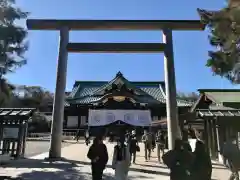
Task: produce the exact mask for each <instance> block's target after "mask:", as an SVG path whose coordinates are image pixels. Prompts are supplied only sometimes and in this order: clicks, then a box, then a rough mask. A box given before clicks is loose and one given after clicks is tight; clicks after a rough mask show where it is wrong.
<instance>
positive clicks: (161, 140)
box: [156, 131, 165, 162]
mask: <svg viewBox="0 0 240 180" xmlns="http://www.w3.org/2000/svg"><path fill="white" fill-rule="evenodd" d="M156 144H157V157H158V162H161V155H160V154H162V155H163V154H164V148H165V137H164V134H163V133H162V132H161V131H158V133H157V136H156Z"/></svg>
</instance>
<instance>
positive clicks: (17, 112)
mask: <svg viewBox="0 0 240 180" xmlns="http://www.w3.org/2000/svg"><path fill="white" fill-rule="evenodd" d="M34 111H35V109H34V108H0V116H31V114H32V113H33V112H34Z"/></svg>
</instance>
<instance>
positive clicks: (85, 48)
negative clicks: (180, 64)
mask: <svg viewBox="0 0 240 180" xmlns="http://www.w3.org/2000/svg"><path fill="white" fill-rule="evenodd" d="M27 27H28V29H29V30H59V31H60V44H59V57H58V68H57V81H56V90H55V97H54V104H53V122H52V132H51V134H52V137H51V145H50V151H49V158H60V157H61V141H62V123H63V113H64V100H65V86H66V72H67V57H68V52H79V53H87V52H91V53H93V52H95V53H101V52H104V53H106V52H107V53H113V52H114V53H146V52H148V53H160V52H164V72H165V83H166V106H167V125H168V144H169V148H170V149H172V148H173V146H174V141H175V139H176V138H178V137H179V136H180V131H179V127H178V117H177V114H178V113H177V102H176V82H175V69H174V56H173V42H172V31H173V30H180V31H185V30H204V26H203V25H202V24H201V22H200V21H199V20H55V19H48V20H44V19H29V20H27ZM70 30H159V31H160V30H162V31H163V43H69V31H70Z"/></svg>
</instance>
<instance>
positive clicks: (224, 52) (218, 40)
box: [198, 0, 240, 84]
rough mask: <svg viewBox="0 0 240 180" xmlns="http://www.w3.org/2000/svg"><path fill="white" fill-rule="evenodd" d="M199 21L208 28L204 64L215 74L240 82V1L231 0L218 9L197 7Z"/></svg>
mask: <svg viewBox="0 0 240 180" xmlns="http://www.w3.org/2000/svg"><path fill="white" fill-rule="evenodd" d="M198 12H199V14H200V17H201V21H202V23H203V24H205V25H206V27H207V28H208V29H209V30H210V35H209V41H210V44H211V45H212V46H214V47H216V51H209V59H208V60H207V63H206V66H208V67H210V68H211V69H212V72H213V73H214V74H215V75H220V76H221V77H225V78H227V79H229V80H230V81H231V82H232V83H236V84H239V83H240V1H239V0H231V1H229V2H228V5H227V6H226V7H224V8H223V9H221V10H218V11H208V10H203V9H198Z"/></svg>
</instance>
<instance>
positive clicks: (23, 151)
mask: <svg viewBox="0 0 240 180" xmlns="http://www.w3.org/2000/svg"><path fill="white" fill-rule="evenodd" d="M27 133H28V122H27V121H26V122H25V123H24V135H23V140H22V141H23V142H22V143H23V147H22V154H21V156H22V157H24V156H25V151H26V143H27Z"/></svg>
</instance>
